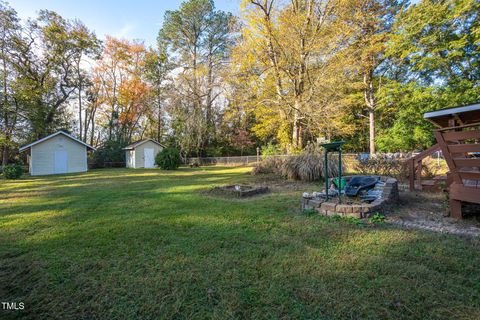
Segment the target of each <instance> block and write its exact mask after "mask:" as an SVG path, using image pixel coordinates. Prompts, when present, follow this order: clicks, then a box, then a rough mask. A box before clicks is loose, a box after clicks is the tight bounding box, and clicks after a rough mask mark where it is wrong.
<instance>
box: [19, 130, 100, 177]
mask: <svg viewBox="0 0 480 320" xmlns="http://www.w3.org/2000/svg"><path fill="white" fill-rule="evenodd" d="M88 150H95V148H93V147H92V146H90V145H88V144H86V143H85V142H83V141H80V140H78V139H76V138H74V137H72V136H71V135H69V134H68V133H65V132H63V131H58V132H57V133H54V134H51V135H49V136H46V137H45V138H43V139H40V140H37V141H35V142H32V143H30V144H29V145H26V146H24V147H21V148H20V152H24V151H29V152H30V154H29V155H28V157H27V158H28V167H29V171H30V174H31V175H32V176H38V175H46V174H62V173H74V172H86V171H87V170H88V165H87V151H88Z"/></svg>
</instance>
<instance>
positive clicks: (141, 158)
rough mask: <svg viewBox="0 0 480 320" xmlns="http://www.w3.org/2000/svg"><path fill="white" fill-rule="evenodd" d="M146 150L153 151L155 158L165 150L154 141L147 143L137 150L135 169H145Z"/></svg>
mask: <svg viewBox="0 0 480 320" xmlns="http://www.w3.org/2000/svg"><path fill="white" fill-rule="evenodd" d="M146 148H149V149H153V155H154V157H156V156H157V153H159V152H160V151H162V150H163V147H162V146H160V145H158V144H156V143H155V142H152V141H147V142H145V143H142V144H141V145H139V146H137V147H136V148H135V168H144V167H145V153H144V150H145V149H146Z"/></svg>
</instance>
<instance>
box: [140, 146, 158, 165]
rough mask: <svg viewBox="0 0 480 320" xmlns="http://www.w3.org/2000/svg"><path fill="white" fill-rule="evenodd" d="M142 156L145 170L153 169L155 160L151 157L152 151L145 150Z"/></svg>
mask: <svg viewBox="0 0 480 320" xmlns="http://www.w3.org/2000/svg"><path fill="white" fill-rule="evenodd" d="M143 155H144V158H145V165H144V167H145V168H154V167H155V159H154V156H153V149H149V148H145V149H143Z"/></svg>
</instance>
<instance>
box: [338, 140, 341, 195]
mask: <svg viewBox="0 0 480 320" xmlns="http://www.w3.org/2000/svg"><path fill="white" fill-rule="evenodd" d="M341 195H342V146H340V148H338V203H342V197H341Z"/></svg>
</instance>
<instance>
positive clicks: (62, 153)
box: [53, 150, 68, 173]
mask: <svg viewBox="0 0 480 320" xmlns="http://www.w3.org/2000/svg"><path fill="white" fill-rule="evenodd" d="M67 163H68V156H67V151H66V150H55V157H54V166H53V173H67Z"/></svg>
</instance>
